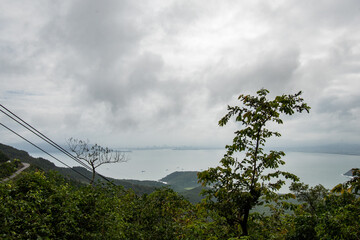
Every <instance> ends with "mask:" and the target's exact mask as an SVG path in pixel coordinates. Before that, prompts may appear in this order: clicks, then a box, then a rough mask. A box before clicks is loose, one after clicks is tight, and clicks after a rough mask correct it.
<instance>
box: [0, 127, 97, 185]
mask: <svg viewBox="0 0 360 240" xmlns="http://www.w3.org/2000/svg"><path fill="white" fill-rule="evenodd" d="M0 125H1V126H3V127H4V128H6V129H7V130H9V131H10V132H12V133H13V134H15V135H17V136H18V137H20V138H22V139H23V140H25V141H26V142H28V143H30V144H31V145H33V146H34V147H36V148H37V149H39V150H41V151H42V152H44V153H46V154H47V155H49V156H50V157H52V158H54V159H55V160H56V161H58V162H60V163H62V164H63V165H65V166H66V167H68V168H70V169H71V170H72V171H74V172H76V173H78V174H80V175H81V176H83V177H84V178H85V179H87V180H89V181H91V179H90V178H88V177H87V176H85V175H83V174H82V173H81V172H79V171H77V170H75V169H73V168H72V167H70V166H69V165H67V164H66V163H64V162H63V161H61V160H59V159H58V158H56V157H54V156H53V155H51V154H50V153H48V152H47V151H45V150H44V149H42V148H41V147H39V146H37V145H36V144H34V143H32V142H30V141H29V140H28V139H26V138H25V137H23V136H21V135H20V134H18V133H17V132H15V131H14V130H12V129H10V128H9V127H7V126H5V125H4V124H3V123H1V122H0Z"/></svg>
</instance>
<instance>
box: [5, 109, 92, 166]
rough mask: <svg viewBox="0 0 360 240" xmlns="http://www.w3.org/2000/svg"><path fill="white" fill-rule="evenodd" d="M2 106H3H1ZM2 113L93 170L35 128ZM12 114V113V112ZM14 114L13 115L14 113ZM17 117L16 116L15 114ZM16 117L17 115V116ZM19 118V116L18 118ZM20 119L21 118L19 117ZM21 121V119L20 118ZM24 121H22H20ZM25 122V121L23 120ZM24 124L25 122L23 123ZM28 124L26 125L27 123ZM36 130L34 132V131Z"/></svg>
mask: <svg viewBox="0 0 360 240" xmlns="http://www.w3.org/2000/svg"><path fill="white" fill-rule="evenodd" d="M0 106H2V105H1V104H0ZM0 112H2V113H4V114H5V115H6V116H8V117H9V118H11V119H12V120H14V121H15V122H17V123H18V124H20V125H21V126H23V127H24V128H26V129H27V130H29V131H30V132H32V133H33V134H35V135H36V136H38V137H39V138H41V139H43V140H44V141H46V142H47V143H49V144H50V145H52V146H53V147H55V148H56V149H58V150H59V151H61V152H63V153H64V154H66V155H67V156H69V157H71V158H73V159H74V160H75V161H77V162H78V163H80V164H81V165H83V166H84V167H85V168H87V169H89V170H91V168H90V167H89V166H88V165H86V164H85V163H83V162H81V161H80V160H78V159H76V157H74V156H73V155H72V154H71V153H69V152H67V151H66V150H65V149H63V148H62V147H60V146H59V145H57V144H56V143H54V142H53V141H51V140H50V139H48V138H47V137H46V136H44V135H43V134H41V133H40V132H39V131H37V130H36V129H34V128H33V127H31V126H30V125H29V126H30V128H29V127H27V126H25V125H24V124H23V123H21V122H19V121H18V120H16V119H15V118H13V117H12V116H10V115H9V114H7V113H6V112H4V111H3V110H1V109H0ZM10 113H11V112H10ZM12 114H13V113H12ZM13 115H15V114H13ZM15 116H16V115H15ZM16 117H17V116H16ZM17 118H19V117H17ZM19 119H20V118H19ZM20 120H22V119H20ZM22 121H23V120H22ZM23 122H24V121H23ZM25 124H26V123H25ZM27 125H28V124H27ZM31 128H32V129H34V130H32V129H31Z"/></svg>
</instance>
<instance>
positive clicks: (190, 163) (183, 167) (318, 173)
mask: <svg viewBox="0 0 360 240" xmlns="http://www.w3.org/2000/svg"><path fill="white" fill-rule="evenodd" d="M224 153H225V149H220V150H219V149H206V150H172V149H156V150H134V151H132V152H128V153H126V154H127V156H128V158H129V160H128V161H127V162H124V163H117V164H105V165H102V166H100V167H99V168H98V169H97V170H98V172H99V173H101V174H103V175H105V176H108V177H112V178H117V179H136V180H155V181H157V180H159V179H161V178H163V177H165V176H166V175H168V174H170V173H172V172H175V171H202V170H205V169H207V168H209V167H215V166H217V165H219V161H220V160H221V158H222V156H223V155H224ZM31 155H32V156H34V157H43V158H45V159H49V160H50V161H52V162H54V163H55V164H56V165H57V166H61V167H63V166H62V165H61V164H60V163H58V162H56V161H55V160H54V159H52V158H50V157H49V156H45V155H44V154H39V153H34V154H31ZM53 155H54V156H56V157H57V158H58V159H60V160H61V161H63V162H65V163H67V164H68V165H70V166H77V165H78V164H77V163H76V162H74V161H73V160H72V159H70V158H68V157H66V156H65V155H63V154H57V153H54V154H53ZM238 157H239V158H241V156H238ZM284 160H285V162H286V164H285V165H284V166H282V167H281V170H284V171H288V172H291V173H294V174H295V175H297V176H298V177H300V181H302V182H304V183H306V184H309V185H310V186H315V185H317V184H322V185H324V186H325V187H326V188H332V187H334V186H335V185H337V184H338V183H342V182H344V181H347V180H348V178H347V177H345V176H343V175H342V174H344V173H345V172H347V171H348V170H350V169H351V168H354V167H360V156H357V155H341V154H326V153H305V152H287V153H286V156H285V157H284ZM287 191H288V190H287V187H284V188H283V189H282V191H281V192H287Z"/></svg>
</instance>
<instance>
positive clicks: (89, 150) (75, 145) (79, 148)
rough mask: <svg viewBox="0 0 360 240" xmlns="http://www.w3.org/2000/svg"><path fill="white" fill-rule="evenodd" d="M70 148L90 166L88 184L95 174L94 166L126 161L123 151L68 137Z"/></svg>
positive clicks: (92, 180)
mask: <svg viewBox="0 0 360 240" xmlns="http://www.w3.org/2000/svg"><path fill="white" fill-rule="evenodd" d="M68 145H69V148H70V150H71V151H72V152H73V153H75V155H76V157H77V158H78V159H80V160H82V161H84V162H86V163H88V164H89V165H90V166H91V169H92V177H91V182H90V184H93V182H94V179H95V174H96V171H95V170H96V168H97V167H99V166H101V165H103V164H108V163H120V162H126V161H127V158H126V155H125V153H124V152H119V151H114V150H112V149H109V148H107V147H102V146H100V145H97V144H95V145H90V144H89V143H88V141H83V140H78V139H74V138H70V139H69V140H68Z"/></svg>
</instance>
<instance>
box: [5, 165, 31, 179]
mask: <svg viewBox="0 0 360 240" xmlns="http://www.w3.org/2000/svg"><path fill="white" fill-rule="evenodd" d="M21 164H22V165H23V167H22V168H20V169H19V170H17V171H16V172H14V173H13V175H11V176H10V177H7V178H4V179H3V180H1V181H0V182H6V181H8V180H10V179H12V178H14V177H16V176H17V175H19V174H20V173H21V172H22V171H24V170H25V169H27V168H28V167H30V164H28V163H21Z"/></svg>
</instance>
